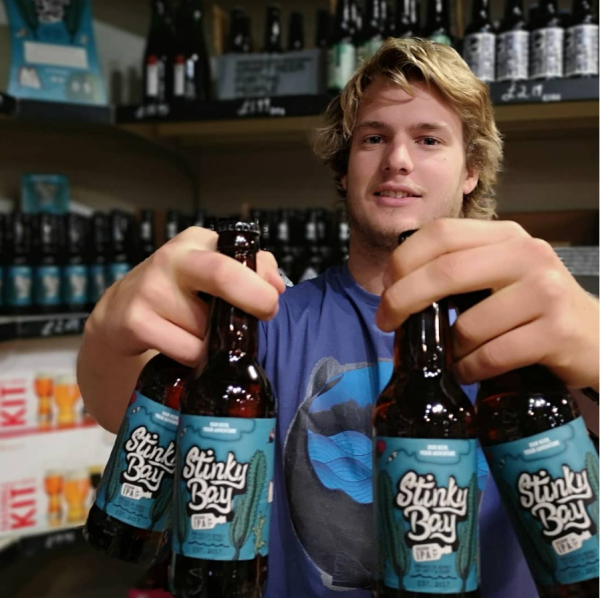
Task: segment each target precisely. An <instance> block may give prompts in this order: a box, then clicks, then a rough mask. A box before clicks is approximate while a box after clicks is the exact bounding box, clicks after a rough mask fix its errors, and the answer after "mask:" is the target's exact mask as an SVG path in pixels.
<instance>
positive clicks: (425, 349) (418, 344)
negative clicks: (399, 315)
mask: <svg viewBox="0 0 600 598" xmlns="http://www.w3.org/2000/svg"><path fill="white" fill-rule="evenodd" d="M394 367H395V369H397V368H402V370H403V371H404V372H410V373H411V374H417V375H420V376H422V377H424V378H437V377H439V376H441V375H442V374H443V373H445V372H446V371H448V370H449V369H450V368H451V367H452V347H451V337H450V323H449V320H448V303H447V301H445V300H444V301H440V302H439V303H434V304H432V305H431V306H430V307H428V308H427V309H424V310H423V311H422V312H420V313H418V314H414V315H412V316H410V317H409V318H408V320H406V322H405V323H404V324H403V325H402V326H401V327H400V328H399V329H398V330H397V331H396V336H395V339H394Z"/></svg>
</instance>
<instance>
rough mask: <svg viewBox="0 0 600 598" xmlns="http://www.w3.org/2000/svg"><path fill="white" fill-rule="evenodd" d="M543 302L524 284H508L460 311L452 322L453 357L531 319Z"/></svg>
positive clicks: (471, 349) (533, 318)
mask: <svg viewBox="0 0 600 598" xmlns="http://www.w3.org/2000/svg"><path fill="white" fill-rule="evenodd" d="M542 309H543V306H542V304H541V303H540V301H539V300H537V298H536V297H535V296H532V294H531V292H528V291H527V285H526V284H523V283H521V282H517V283H515V284H511V285H509V286H507V287H505V288H503V289H500V290H499V291H498V292H497V293H494V294H493V295H491V296H489V297H488V298H486V299H484V300H483V301H482V302H481V303H478V304H477V305H475V306H473V307H471V308H470V309H468V310H467V311H465V312H464V313H462V314H460V315H459V317H458V319H457V320H456V322H455V323H454V326H453V335H452V336H453V341H454V359H456V360H459V359H462V358H463V357H466V356H467V355H468V354H469V353H472V352H473V351H475V350H476V349H477V348H478V347H480V346H481V345H483V344H485V343H486V342H489V341H491V340H492V339H494V338H496V337H498V336H500V335H501V334H504V333H506V332H508V331H509V330H513V329H515V328H518V327H519V326H524V325H525V324H528V323H529V322H532V321H533V320H535V319H536V318H537V317H539V316H540V315H541V314H542Z"/></svg>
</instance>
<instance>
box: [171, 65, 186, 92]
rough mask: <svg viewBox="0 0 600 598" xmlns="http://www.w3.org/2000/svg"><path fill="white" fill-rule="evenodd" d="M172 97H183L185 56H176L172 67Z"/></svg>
mask: <svg viewBox="0 0 600 598" xmlns="http://www.w3.org/2000/svg"><path fill="white" fill-rule="evenodd" d="M173 95H174V96H175V97H177V98H182V97H183V96H184V95H185V56H176V57H175V65H174V67H173Z"/></svg>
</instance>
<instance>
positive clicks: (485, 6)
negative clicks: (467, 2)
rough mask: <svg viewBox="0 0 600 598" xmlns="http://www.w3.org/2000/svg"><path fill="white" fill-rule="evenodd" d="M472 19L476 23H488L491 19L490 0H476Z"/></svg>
mask: <svg viewBox="0 0 600 598" xmlns="http://www.w3.org/2000/svg"><path fill="white" fill-rule="evenodd" d="M472 19H473V22H474V23H483V22H486V23H487V22H488V21H489V20H490V3H489V0H476V1H475V2H473V13H472Z"/></svg>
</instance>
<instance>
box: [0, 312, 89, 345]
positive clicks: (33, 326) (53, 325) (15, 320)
mask: <svg viewBox="0 0 600 598" xmlns="http://www.w3.org/2000/svg"><path fill="white" fill-rule="evenodd" d="M88 315H89V314H87V313H84V312H82V313H63V314H49V315H31V316H0V342H6V341H12V340H16V339H25V338H50V337H54V336H73V335H78V334H82V333H83V327H84V325H85V321H86V320H87V317H88Z"/></svg>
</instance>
